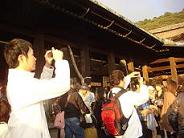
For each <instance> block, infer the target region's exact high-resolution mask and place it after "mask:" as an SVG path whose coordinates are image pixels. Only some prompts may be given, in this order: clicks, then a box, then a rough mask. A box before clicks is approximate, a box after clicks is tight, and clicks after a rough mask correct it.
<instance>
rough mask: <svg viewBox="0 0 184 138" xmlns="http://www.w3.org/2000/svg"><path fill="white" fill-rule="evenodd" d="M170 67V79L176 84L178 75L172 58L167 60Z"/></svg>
mask: <svg viewBox="0 0 184 138" xmlns="http://www.w3.org/2000/svg"><path fill="white" fill-rule="evenodd" d="M169 61H170V66H171V76H172V79H173V80H175V81H177V82H178V74H177V70H176V62H175V58H174V57H170V58H169Z"/></svg>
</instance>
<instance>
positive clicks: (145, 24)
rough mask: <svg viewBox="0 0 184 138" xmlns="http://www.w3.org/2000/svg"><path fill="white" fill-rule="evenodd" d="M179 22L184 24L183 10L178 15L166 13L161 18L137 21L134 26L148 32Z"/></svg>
mask: <svg viewBox="0 0 184 138" xmlns="http://www.w3.org/2000/svg"><path fill="white" fill-rule="evenodd" d="M181 22H184V9H183V10H182V11H181V12H178V13H170V12H166V13H165V14H164V15H162V16H159V17H154V18H153V19H145V20H144V21H139V22H137V23H136V25H138V26H139V27H140V28H143V29H145V30H147V31H148V30H153V29H156V28H160V27H163V26H167V25H172V24H177V23H181Z"/></svg>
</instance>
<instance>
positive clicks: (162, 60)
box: [150, 58, 169, 64]
mask: <svg viewBox="0 0 184 138" xmlns="http://www.w3.org/2000/svg"><path fill="white" fill-rule="evenodd" d="M163 62H169V59H168V58H161V59H157V60H155V61H153V62H151V63H150V64H157V63H163Z"/></svg>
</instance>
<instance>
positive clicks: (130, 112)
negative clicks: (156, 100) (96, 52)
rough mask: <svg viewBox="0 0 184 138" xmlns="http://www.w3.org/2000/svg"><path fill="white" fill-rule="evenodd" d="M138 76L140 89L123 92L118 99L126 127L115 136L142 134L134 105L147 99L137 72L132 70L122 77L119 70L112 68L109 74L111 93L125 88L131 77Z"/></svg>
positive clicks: (117, 137) (119, 137)
mask: <svg viewBox="0 0 184 138" xmlns="http://www.w3.org/2000/svg"><path fill="white" fill-rule="evenodd" d="M134 77H139V79H140V91H139V92H133V91H132V90H130V91H127V92H125V93H123V94H122V95H121V96H120V97H119V98H118V99H119V102H120V105H121V110H122V113H123V115H124V116H125V117H126V118H127V119H128V128H127V129H126V131H125V133H124V134H123V135H120V136H115V137H116V138H138V137H140V136H142V126H141V122H140V119H139V116H138V114H137V111H136V109H135V106H139V105H141V104H143V103H145V102H147V101H148V98H149V97H148V91H147V87H146V86H145V85H144V84H143V80H142V77H140V73H139V72H132V73H131V74H129V75H127V76H126V77H124V74H123V72H122V71H121V70H113V71H112V73H111V75H110V83H111V85H112V86H113V88H112V89H111V91H112V94H117V93H118V92H119V91H121V89H123V88H124V89H126V88H127V86H128V85H129V83H130V80H131V78H134Z"/></svg>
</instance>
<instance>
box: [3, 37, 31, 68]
mask: <svg viewBox="0 0 184 138" xmlns="http://www.w3.org/2000/svg"><path fill="white" fill-rule="evenodd" d="M30 47H32V44H31V43H30V42H28V41H26V40H23V39H19V38H15V39H13V40H11V41H10V42H9V45H8V46H6V48H5V50H4V57H5V60H6V62H7V64H8V65H9V68H16V67H17V66H18V65H19V62H18V56H19V55H21V54H23V55H25V56H27V53H28V51H29V48H30Z"/></svg>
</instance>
